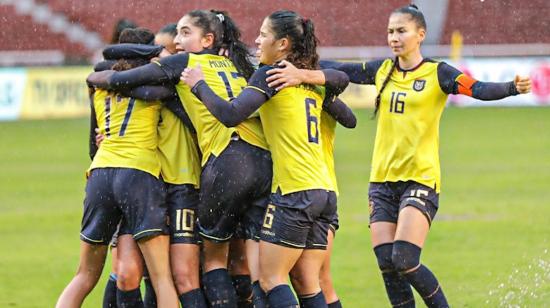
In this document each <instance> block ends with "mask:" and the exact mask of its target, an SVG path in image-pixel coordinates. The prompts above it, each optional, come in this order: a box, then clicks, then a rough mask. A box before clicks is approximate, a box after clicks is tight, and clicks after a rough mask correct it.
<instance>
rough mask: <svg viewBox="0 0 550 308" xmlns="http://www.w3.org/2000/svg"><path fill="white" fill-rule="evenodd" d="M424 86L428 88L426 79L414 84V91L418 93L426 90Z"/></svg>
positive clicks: (418, 80) (416, 81)
mask: <svg viewBox="0 0 550 308" xmlns="http://www.w3.org/2000/svg"><path fill="white" fill-rule="evenodd" d="M424 86H426V80H425V79H417V80H415V81H414V83H413V89H414V90H415V91H416V92H420V91H422V90H424Z"/></svg>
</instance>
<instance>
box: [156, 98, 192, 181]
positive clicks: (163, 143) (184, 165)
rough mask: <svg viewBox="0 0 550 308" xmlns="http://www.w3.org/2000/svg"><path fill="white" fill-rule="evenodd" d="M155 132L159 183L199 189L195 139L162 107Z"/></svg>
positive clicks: (171, 113)
mask: <svg viewBox="0 0 550 308" xmlns="http://www.w3.org/2000/svg"><path fill="white" fill-rule="evenodd" d="M157 131H158V154H159V159H160V166H161V169H160V170H161V172H160V173H161V175H162V179H163V181H164V182H166V183H170V184H177V185H181V184H191V185H193V186H195V188H199V183H200V174H201V167H200V158H199V153H198V148H197V142H196V137H195V135H194V134H193V133H192V132H191V131H190V130H189V128H187V127H186V126H185V125H184V124H183V123H182V122H181V120H180V119H178V117H176V115H174V113H173V112H171V111H170V110H168V109H167V108H166V107H164V108H162V109H161V111H160V122H159V125H158V128H157Z"/></svg>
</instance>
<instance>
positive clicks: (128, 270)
mask: <svg viewBox="0 0 550 308" xmlns="http://www.w3.org/2000/svg"><path fill="white" fill-rule="evenodd" d="M142 276H143V264H141V262H131V261H130V262H124V261H121V262H119V264H118V273H117V287H118V288H119V289H121V290H124V291H130V290H134V289H137V288H138V287H139V284H140V282H141V278H142Z"/></svg>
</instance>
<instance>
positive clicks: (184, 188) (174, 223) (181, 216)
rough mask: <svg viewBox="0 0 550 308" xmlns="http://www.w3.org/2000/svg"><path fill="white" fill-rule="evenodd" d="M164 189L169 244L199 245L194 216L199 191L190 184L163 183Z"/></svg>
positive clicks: (199, 240)
mask: <svg viewBox="0 0 550 308" xmlns="http://www.w3.org/2000/svg"><path fill="white" fill-rule="evenodd" d="M165 187H166V204H167V206H168V216H169V217H170V223H169V226H170V243H171V244H199V243H200V242H201V239H200V236H199V229H198V226H197V218H196V214H195V213H196V211H197V206H198V205H199V191H198V190H197V189H195V187H194V186H193V185H191V184H183V185H175V184H170V183H165Z"/></svg>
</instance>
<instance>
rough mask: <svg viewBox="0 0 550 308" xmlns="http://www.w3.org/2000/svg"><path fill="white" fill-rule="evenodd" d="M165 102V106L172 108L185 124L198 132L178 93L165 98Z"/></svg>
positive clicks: (192, 130) (194, 131)
mask: <svg viewBox="0 0 550 308" xmlns="http://www.w3.org/2000/svg"><path fill="white" fill-rule="evenodd" d="M163 103H164V106H165V107H166V108H168V110H170V111H171V112H172V113H173V114H174V115H175V116H176V117H177V118H178V119H180V121H181V122H182V123H183V125H185V126H187V128H189V130H190V131H191V132H192V133H194V134H196V133H197V131H196V130H195V127H194V126H193V123H192V122H191V119H190V118H189V115H188V114H187V112H186V111H185V108H184V107H183V104H182V103H181V101H180V98H179V96H178V95H177V94H176V95H172V96H171V97H169V98H166V99H164V100H163Z"/></svg>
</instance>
